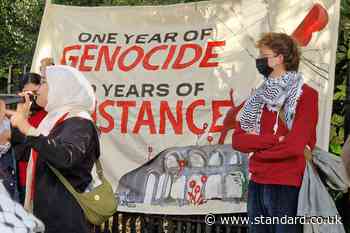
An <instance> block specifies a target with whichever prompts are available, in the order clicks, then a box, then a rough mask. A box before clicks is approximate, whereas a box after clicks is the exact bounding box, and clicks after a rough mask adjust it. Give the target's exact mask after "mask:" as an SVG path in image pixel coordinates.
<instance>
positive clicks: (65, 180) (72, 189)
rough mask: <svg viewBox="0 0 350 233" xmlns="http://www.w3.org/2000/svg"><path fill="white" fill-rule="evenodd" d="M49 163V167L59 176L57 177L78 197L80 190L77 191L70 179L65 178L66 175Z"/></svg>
mask: <svg viewBox="0 0 350 233" xmlns="http://www.w3.org/2000/svg"><path fill="white" fill-rule="evenodd" d="M47 165H48V166H49V168H50V169H51V171H52V172H53V173H55V175H56V176H57V178H58V179H59V180H60V181H61V183H62V184H63V185H64V186H65V187H66V188H67V189H68V191H69V192H70V193H71V194H72V195H73V196H74V197H76V196H77V194H78V192H77V191H75V189H74V188H73V186H72V185H71V184H70V183H69V181H68V180H67V179H66V178H64V176H63V175H62V174H61V173H60V172H59V171H58V170H57V169H56V168H54V167H52V166H51V165H50V164H48V163H47Z"/></svg>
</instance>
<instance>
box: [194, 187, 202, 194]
mask: <svg viewBox="0 0 350 233" xmlns="http://www.w3.org/2000/svg"><path fill="white" fill-rule="evenodd" d="M200 191H201V187H200V186H199V185H197V186H196V188H195V189H194V192H195V193H199V192H200Z"/></svg>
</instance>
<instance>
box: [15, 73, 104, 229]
mask: <svg viewBox="0 0 350 233" xmlns="http://www.w3.org/2000/svg"><path fill="white" fill-rule="evenodd" d="M42 80H43V82H42V84H41V86H40V89H39V91H38V97H37V100H36V102H37V104H38V105H40V106H42V107H45V110H46V111H47V112H48V114H47V116H46V117H45V118H44V119H43V121H42V122H41V123H40V125H39V127H38V129H34V128H32V127H30V125H29V124H28V122H27V120H26V116H27V114H26V113H27V111H28V109H29V106H30V104H29V98H28V96H25V97H26V100H27V101H26V103H25V104H23V105H20V106H18V108H17V111H16V113H15V114H13V116H12V118H11V123H12V125H13V126H14V127H17V128H18V129H19V130H20V131H21V132H22V133H23V134H25V135H27V141H28V143H29V144H30V145H31V147H32V148H33V150H32V153H31V158H30V161H29V165H28V170H27V193H26V200H25V207H26V209H28V210H33V212H34V214H35V215H36V216H37V217H38V218H40V219H41V220H42V221H43V222H44V224H45V226H46V232H47V233H85V232H88V231H89V230H88V224H87V221H86V219H85V217H84V213H83V211H82V209H81V208H80V206H79V204H78V203H77V201H76V200H75V199H74V197H73V196H72V195H71V194H70V193H69V191H68V190H67V189H66V188H65V187H64V186H63V184H62V183H61V182H60V181H59V180H58V178H57V177H56V176H55V174H54V173H53V172H52V171H51V170H50V168H49V167H48V164H50V165H51V166H53V167H55V168H56V169H58V170H59V171H60V172H61V174H62V175H63V176H64V177H65V178H66V179H67V180H68V181H69V182H70V183H71V184H72V185H73V187H74V188H75V189H76V190H77V191H79V192H84V190H85V189H86V188H87V186H88V185H89V183H90V182H91V180H92V177H91V174H90V172H91V170H92V167H93V164H94V161H95V160H96V159H97V158H98V157H99V152H100V151H99V142H98V134H97V131H96V129H95V126H94V124H93V122H92V119H91V113H92V111H93V110H94V108H95V96H94V92H93V89H92V87H91V85H90V83H89V82H88V81H87V80H86V78H85V77H84V76H83V75H82V74H81V73H80V72H79V71H77V70H76V69H74V68H72V67H69V66H50V67H47V70H46V79H45V78H44V79H42Z"/></svg>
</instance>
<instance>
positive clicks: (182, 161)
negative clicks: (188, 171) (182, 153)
mask: <svg viewBox="0 0 350 233" xmlns="http://www.w3.org/2000/svg"><path fill="white" fill-rule="evenodd" d="M185 165H186V162H185V160H179V166H180V167H181V168H183V167H185Z"/></svg>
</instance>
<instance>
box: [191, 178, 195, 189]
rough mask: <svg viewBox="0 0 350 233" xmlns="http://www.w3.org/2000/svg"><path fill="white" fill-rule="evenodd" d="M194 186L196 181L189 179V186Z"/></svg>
mask: <svg viewBox="0 0 350 233" xmlns="http://www.w3.org/2000/svg"><path fill="white" fill-rule="evenodd" d="M194 186H196V181H195V180H191V181H190V188H194Z"/></svg>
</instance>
